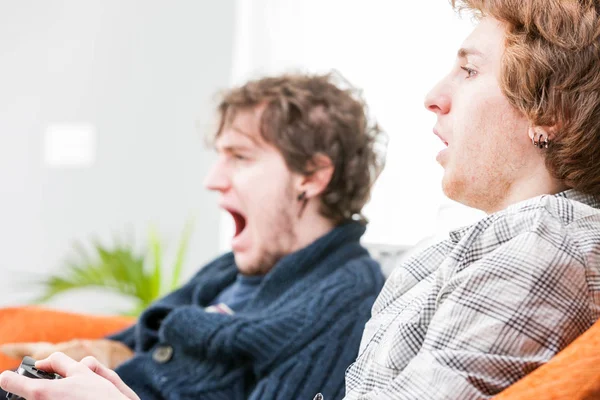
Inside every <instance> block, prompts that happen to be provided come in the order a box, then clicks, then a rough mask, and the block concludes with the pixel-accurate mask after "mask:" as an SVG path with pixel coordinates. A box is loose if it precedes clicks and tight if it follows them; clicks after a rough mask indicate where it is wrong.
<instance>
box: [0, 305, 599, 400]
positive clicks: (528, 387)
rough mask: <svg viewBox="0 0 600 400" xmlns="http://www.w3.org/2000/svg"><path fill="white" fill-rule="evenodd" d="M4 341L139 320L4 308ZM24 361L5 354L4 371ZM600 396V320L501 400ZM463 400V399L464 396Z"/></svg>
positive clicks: (69, 334)
mask: <svg viewBox="0 0 600 400" xmlns="http://www.w3.org/2000/svg"><path fill="white" fill-rule="evenodd" d="M0 321H1V323H0V344H3V343H11V342H34V341H45V342H54V343H55V342H60V341H65V340H70V339H75V338H85V339H96V338H100V337H103V336H106V335H108V334H110V333H113V332H117V331H119V330H121V329H124V328H125V327H127V326H129V325H131V324H132V323H133V322H134V321H135V320H134V319H133V318H128V317H110V316H109V317H105V316H91V315H84V314H75V313H68V312H64V311H57V310H51V309H47V308H42V307H17V308H4V309H0ZM18 365H19V360H15V359H10V358H8V357H6V356H3V355H1V354H0V370H4V369H8V368H15V367H17V366H18ZM530 399H543V400H596V399H598V400H600V321H598V322H596V324H595V325H594V326H593V327H592V328H590V329H589V330H588V331H587V332H586V333H585V334H583V335H582V336H581V337H579V338H578V339H577V340H575V341H574V342H573V343H571V344H570V345H569V346H568V347H567V348H566V349H564V350H563V351H562V352H560V353H559V354H558V355H556V357H554V358H553V359H552V360H550V362H548V363H547V364H546V365H544V366H542V367H540V368H538V369H537V370H535V371H534V372H533V373H531V374H529V375H528V376H526V377H525V378H523V379H521V380H520V381H519V382H517V383H515V384H514V385H512V386H511V387H509V388H508V389H506V390H505V391H503V392H502V393H500V394H499V395H498V396H496V397H495V400H530ZM461 400H462V399H461Z"/></svg>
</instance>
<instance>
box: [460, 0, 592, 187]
mask: <svg viewBox="0 0 600 400" xmlns="http://www.w3.org/2000/svg"><path fill="white" fill-rule="evenodd" d="M450 3H451V5H452V7H453V8H454V9H455V10H458V11H459V12H461V11H463V10H466V11H468V12H472V13H473V14H474V16H475V17H476V18H481V17H485V16H490V17H492V18H495V19H497V20H499V21H501V22H503V23H504V24H505V26H506V40H505V50H504V54H503V58H502V74H501V80H500V87H501V89H502V91H503V93H504V94H505V95H506V97H507V98H508V100H509V102H510V103H511V104H512V105H513V106H514V107H515V108H516V109H518V110H520V111H521V112H523V114H524V115H526V116H527V117H528V118H529V120H530V121H531V123H532V124H533V125H534V126H545V127H555V128H556V132H555V137H554V139H553V141H552V145H551V146H550V147H549V148H548V149H547V153H546V167H547V168H548V170H549V171H550V172H551V173H552V175H553V176H554V177H555V178H557V179H560V180H561V181H562V182H564V184H565V185H567V186H568V187H571V188H574V189H577V190H579V191H581V192H585V193H589V194H593V195H600V163H599V162H598V161H599V160H600V41H599V36H600V1H599V0H572V1H564V0H563V1H561V0H450Z"/></svg>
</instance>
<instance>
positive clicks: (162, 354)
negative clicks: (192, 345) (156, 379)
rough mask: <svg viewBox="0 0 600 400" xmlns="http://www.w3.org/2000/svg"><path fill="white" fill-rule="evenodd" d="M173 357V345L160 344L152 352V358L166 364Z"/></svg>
mask: <svg viewBox="0 0 600 400" xmlns="http://www.w3.org/2000/svg"><path fill="white" fill-rule="evenodd" d="M171 358H173V347H171V346H168V345H162V346H158V347H157V348H156V349H154V352H153V353H152V359H153V360H154V361H156V362H157V363H159V364H164V363H166V362H168V361H169V360H171Z"/></svg>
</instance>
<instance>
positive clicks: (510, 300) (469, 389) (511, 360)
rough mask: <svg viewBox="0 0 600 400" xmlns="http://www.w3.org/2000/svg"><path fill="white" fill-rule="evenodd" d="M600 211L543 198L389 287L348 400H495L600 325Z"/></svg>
mask: <svg viewBox="0 0 600 400" xmlns="http://www.w3.org/2000/svg"><path fill="white" fill-rule="evenodd" d="M598 208H600V201H599V199H597V198H594V197H591V196H586V195H583V194H581V193H579V192H576V191H574V190H569V191H566V192H562V193H559V194H557V195H554V196H551V195H546V196H540V197H536V198H533V199H529V200H526V201H524V202H520V203H518V204H514V205H512V206H510V207H508V208H507V209H505V210H503V211H500V212H497V213H495V214H491V215H489V216H487V217H485V218H484V219H483V220H481V221H479V222H478V223H476V224H474V225H472V226H470V227H467V228H464V229H461V230H458V231H454V232H452V233H451V234H450V238H449V239H448V240H445V241H443V242H441V243H438V244H436V245H434V246H432V247H430V248H428V249H426V250H425V251H423V252H422V253H420V254H418V255H416V256H414V257H412V258H411V259H409V260H408V261H407V262H406V263H404V264H403V265H402V266H400V267H398V268H396V269H395V270H394V272H393V273H392V275H391V276H390V278H389V279H388V280H387V282H386V285H385V287H384V288H383V291H382V292H381V294H380V295H379V297H378V299H377V301H376V302H375V304H374V306H373V310H372V317H371V320H370V321H369V322H368V323H367V325H366V327H365V332H364V335H363V339H362V343H361V348H360V353H359V357H358V359H357V361H356V362H355V363H354V364H352V365H351V366H350V367H349V368H348V370H347V372H346V399H419V400H427V399H461V400H462V399H486V398H490V397H491V396H493V395H495V394H497V393H499V392H500V391H502V390H503V389H504V388H506V387H507V386H509V385H511V384H512V383H514V382H515V381H517V380H518V379H520V378H522V377H524V376H525V375H527V374H528V373H530V372H531V371H533V370H534V369H536V368H537V367H539V366H540V365H542V364H544V363H545V362H547V361H548V360H549V359H550V358H551V357H552V356H553V355H555V354H556V353H557V352H559V351H560V350H561V349H563V348H564V347H565V346H566V345H568V344H569V343H570V342H571V341H573V340H574V339H575V338H577V336H579V335H580V334H582V333H583V332H584V331H585V330H586V329H588V328H589V327H590V326H591V325H592V324H593V323H594V322H595V321H596V320H597V319H598V318H599V317H600V210H599V209H598Z"/></svg>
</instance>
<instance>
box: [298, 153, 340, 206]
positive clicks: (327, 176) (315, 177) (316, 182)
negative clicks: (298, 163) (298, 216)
mask: <svg viewBox="0 0 600 400" xmlns="http://www.w3.org/2000/svg"><path fill="white" fill-rule="evenodd" d="M308 170H309V171H311V172H310V173H309V174H308V175H305V176H302V177H301V179H300V182H299V184H298V193H303V192H305V193H306V198H308V199H310V198H313V197H317V196H319V195H320V194H321V193H323V191H324V190H325V189H326V188H327V185H329V182H330V181H331V177H332V176H333V171H334V167H333V163H332V162H331V159H330V158H329V157H327V156H326V155H324V154H321V153H319V154H317V155H315V156H314V157H313V159H312V160H311V161H310V162H309V165H308Z"/></svg>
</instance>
